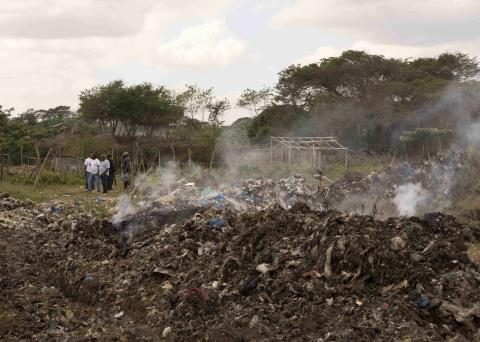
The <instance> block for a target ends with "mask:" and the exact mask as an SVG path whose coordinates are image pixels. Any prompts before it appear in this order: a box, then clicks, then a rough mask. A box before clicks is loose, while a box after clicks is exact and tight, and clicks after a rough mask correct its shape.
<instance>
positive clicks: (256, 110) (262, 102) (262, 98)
mask: <svg viewBox="0 0 480 342" xmlns="http://www.w3.org/2000/svg"><path fill="white" fill-rule="evenodd" d="M272 100H273V92H272V89H271V88H268V87H264V88H263V89H260V90H253V89H249V88H248V89H245V90H244V91H243V93H242V94H241V95H240V98H239V99H238V101H237V106H239V107H241V108H246V109H248V110H249V111H251V112H253V114H254V116H257V115H258V114H260V112H262V111H263V110H264V109H265V108H267V107H268V106H270V105H271V104H272Z"/></svg>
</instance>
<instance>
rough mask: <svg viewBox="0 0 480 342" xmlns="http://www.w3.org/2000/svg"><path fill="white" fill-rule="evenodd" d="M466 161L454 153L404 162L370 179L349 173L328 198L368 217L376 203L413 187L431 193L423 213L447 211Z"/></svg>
mask: <svg viewBox="0 0 480 342" xmlns="http://www.w3.org/2000/svg"><path fill="white" fill-rule="evenodd" d="M464 159H465V154H464V153H454V152H451V153H449V154H447V155H443V154H439V155H437V156H435V158H434V159H432V160H430V161H423V162H418V163H413V164H411V163H409V162H407V161H403V162H400V163H397V164H394V165H392V166H390V167H388V168H387V169H386V170H383V171H381V172H371V173H370V174H368V175H367V176H363V175H362V174H360V173H355V172H348V173H347V174H346V175H345V176H344V177H343V178H342V179H340V180H338V181H336V182H334V183H333V184H331V185H329V186H328V198H329V201H330V203H331V205H333V206H334V207H340V208H341V209H346V210H351V211H354V212H357V213H361V214H368V213H370V211H371V210H372V205H373V204H375V203H377V202H378V201H379V200H387V201H391V200H392V199H393V198H394V197H395V196H396V195H397V194H398V192H399V188H401V187H402V186H405V185H410V186H418V187H420V188H421V189H422V191H423V192H425V193H426V194H428V202H429V203H425V208H424V210H423V212H425V211H428V210H430V211H432V210H440V209H445V208H446V207H447V206H448V204H449V203H450V201H451V197H452V187H453V178H454V175H455V173H456V172H457V171H458V170H459V169H461V168H462V167H463V164H464V162H463V161H464ZM343 204H346V205H343ZM354 205H357V206H358V207H355V206H354ZM360 206H362V207H361V208H360ZM394 214H397V215H398V214H400V213H398V212H396V213H395V211H393V212H388V216H390V215H394Z"/></svg>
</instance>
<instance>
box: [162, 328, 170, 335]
mask: <svg viewBox="0 0 480 342" xmlns="http://www.w3.org/2000/svg"><path fill="white" fill-rule="evenodd" d="M171 333H172V327H166V328H165V329H163V331H162V337H163V338H167V337H168V336H169V335H170V334H171Z"/></svg>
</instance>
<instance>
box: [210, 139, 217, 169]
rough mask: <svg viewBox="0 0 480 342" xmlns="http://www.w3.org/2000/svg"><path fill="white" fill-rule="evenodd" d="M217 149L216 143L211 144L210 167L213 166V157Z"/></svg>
mask: <svg viewBox="0 0 480 342" xmlns="http://www.w3.org/2000/svg"><path fill="white" fill-rule="evenodd" d="M216 150H217V143H215V146H213V152H212V158H210V169H211V168H212V167H213V159H214V158H215V151H216Z"/></svg>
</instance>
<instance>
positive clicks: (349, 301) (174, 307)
mask: <svg viewBox="0 0 480 342" xmlns="http://www.w3.org/2000/svg"><path fill="white" fill-rule="evenodd" d="M253 187H255V186H254V185H253ZM217 195H218V194H217ZM217 195H215V196H217ZM212 196H213V194H212ZM224 197H225V198H226V199H227V198H229V194H228V193H224ZM240 197H241V196H240ZM247 197H248V196H247ZM269 198H270V197H267V199H269ZM272 198H273V195H272ZM234 199H235V200H238V197H234ZM272 201H273V199H272ZM173 202H175V201H173ZM217 202H220V203H224V202H227V203H228V201H227V200H225V201H220V200H219V198H217V199H216V200H213V201H212V203H213V205H209V206H203V207H201V208H202V209H201V210H198V211H196V212H195V213H194V214H193V215H192V216H190V217H187V218H185V215H186V216H188V215H187V212H186V211H181V214H180V215H179V216H178V217H177V219H176V220H174V221H175V222H173V221H169V222H160V221H158V220H159V219H158V217H157V216H158V215H157V214H156V213H154V212H153V211H151V212H150V214H148V210H144V211H142V210H140V211H139V212H138V213H137V214H135V213H133V212H132V211H130V214H129V215H126V216H125V217H123V218H122V219H121V220H120V221H119V222H121V223H120V224H118V223H117V224H112V223H111V222H109V221H106V220H100V219H98V218H97V215H95V213H93V212H90V211H87V210H85V209H82V208H81V207H78V206H75V205H68V204H62V203H45V204H42V205H37V204H33V203H31V202H22V201H17V200H14V199H11V198H9V197H6V198H5V197H4V198H3V199H2V200H1V201H0V249H1V250H2V252H1V253H0V289H1V291H0V336H1V339H2V340H4V341H14V340H15V341H16V340H33V339H35V340H49V341H51V340H87V339H88V340H90V339H96V340H101V341H105V340H120V341H127V340H147V341H148V340H150V341H157V340H160V339H164V340H175V341H192V340H195V341H202V340H205V341H246V340H255V341H293V340H313V341H372V340H376V341H393V340H400V341H440V340H445V341H478V340H480V291H478V288H479V285H480V268H479V265H478V264H476V263H475V262H474V261H472V260H471V259H470V258H469V251H470V248H471V246H475V245H477V244H478V243H479V238H480V231H479V229H478V228H476V227H474V226H469V225H464V224H462V223H460V222H458V221H457V220H456V219H455V218H454V217H452V216H448V215H444V214H440V213H433V214H426V215H424V216H422V217H408V218H407V217H403V218H398V217H397V218H389V219H387V220H383V221H381V220H376V219H374V218H373V217H372V216H369V215H365V216H361V215H356V214H348V213H341V212H337V211H333V210H312V209H311V208H309V207H308V206H307V205H306V204H304V203H303V202H301V201H297V202H295V203H293V204H292V206H291V207H290V208H289V210H285V208H282V206H281V205H280V204H278V203H277V204H274V205H272V206H265V208H263V210H234V208H235V206H227V205H225V206H220V205H218V206H217V205H216V204H217ZM246 202H247V203H248V201H246V200H245V201H243V202H241V203H242V204H245V203H246ZM12 203H15V204H12ZM254 203H255V204H251V205H255V206H260V207H262V205H263V204H258V203H257V202H254ZM150 206H151V205H150V204H148V205H146V204H145V207H148V208H151V207H150ZM186 207H188V206H186ZM138 217H141V218H142V222H143V223H144V224H150V225H151V226H150V227H149V229H147V230H146V231H148V234H139V235H135V234H133V235H132V236H134V237H135V238H132V239H131V240H130V241H129V242H128V244H127V245H128V247H127V248H125V243H124V238H125V235H124V234H123V233H122V232H125V231H126V229H124V227H125V226H128V225H129V224H132V226H131V230H135V229H137V228H138V227H139V225H140V222H139V221H138ZM135 219H137V221H132V220H135ZM149 222H150V223H149ZM151 222H156V223H154V224H152V223H151Z"/></svg>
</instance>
